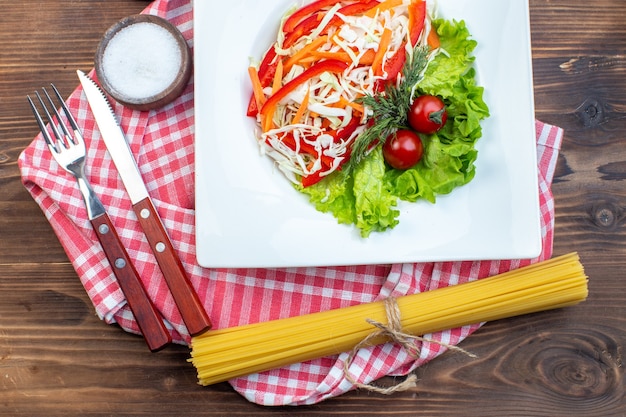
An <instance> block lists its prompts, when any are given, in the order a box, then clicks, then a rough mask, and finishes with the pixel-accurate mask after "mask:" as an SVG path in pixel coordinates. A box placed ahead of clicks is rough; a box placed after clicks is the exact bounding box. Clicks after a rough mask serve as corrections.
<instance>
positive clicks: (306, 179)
mask: <svg viewBox="0 0 626 417" xmlns="http://www.w3.org/2000/svg"><path fill="white" fill-rule="evenodd" d="M324 178H325V176H322V175H321V172H320V171H316V172H313V173H311V174H309V175H306V176H303V177H302V179H301V180H300V181H301V183H302V186H303V187H304V188H306V187H310V186H312V185H314V184H317V183H318V182H320V181H321V180H323V179H324Z"/></svg>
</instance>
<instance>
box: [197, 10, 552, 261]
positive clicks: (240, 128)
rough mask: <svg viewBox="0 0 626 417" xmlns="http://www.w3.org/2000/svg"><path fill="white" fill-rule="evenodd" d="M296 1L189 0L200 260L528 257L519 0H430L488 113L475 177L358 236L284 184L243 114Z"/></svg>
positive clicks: (527, 74)
mask: <svg viewBox="0 0 626 417" xmlns="http://www.w3.org/2000/svg"><path fill="white" fill-rule="evenodd" d="M294 1H295V0H263V1H258V0H229V1H227V2H212V1H205V0H201V1H195V2H194V31H195V35H194V55H195V129H196V130H195V134H196V137H195V152H196V154H195V161H196V162H195V163H196V244H197V258H198V263H199V264H200V265H201V266H204V267H291V266H324V265H354V264H370V263H377V264H378V263H384V264H387V263H398V262H421V261H446V260H479V259H514V258H531V257H535V256H537V255H538V254H539V253H540V251H541V233H540V228H541V226H540V220H539V196H538V186H537V160H536V159H537V155H536V144H535V127H534V101H533V87H532V63H531V49H530V48H531V47H530V28H529V14H528V0H507V1H502V0H439V4H438V8H439V16H440V17H444V18H446V19H456V20H465V22H466V24H467V26H468V28H469V30H470V33H471V34H472V37H473V38H474V39H476V40H477V41H478V47H477V48H476V50H475V55H476V68H477V71H478V77H479V78H478V82H479V84H480V85H482V86H484V87H485V96H484V98H485V101H486V102H487V104H488V105H489V109H490V113H491V116H490V117H489V118H488V119H487V120H486V121H485V122H484V123H483V137H482V138H481V139H480V140H479V141H478V145H477V148H478V152H479V154H478V160H477V162H476V177H475V178H474V179H473V180H472V182H470V183H469V184H468V185H465V186H463V187H460V188H457V189H455V190H454V191H453V192H452V193H451V194H449V195H446V196H439V197H438V199H437V203H436V204H430V203H428V202H418V203H404V202H400V203H399V209H400V212H401V214H400V217H399V220H400V224H399V225H398V226H396V227H395V228H394V229H392V230H389V231H386V232H383V233H372V234H371V235H370V237H368V238H366V239H364V238H361V237H360V235H359V232H358V230H357V229H356V228H355V227H354V226H348V225H340V224H338V223H337V221H336V219H335V218H334V217H333V216H332V215H331V214H328V213H320V212H318V211H316V210H315V207H314V206H313V205H312V204H310V203H309V202H308V201H307V197H306V196H305V195H302V194H301V193H298V192H297V191H295V190H294V189H293V188H292V186H291V184H290V183H289V182H288V181H287V180H286V179H285V178H284V177H283V175H282V174H281V173H280V172H279V171H278V170H276V169H275V168H274V167H273V165H272V162H271V161H270V159H269V158H268V157H265V156H262V155H260V153H259V149H258V145H257V144H256V141H255V139H254V135H253V129H254V121H253V120H252V119H251V118H248V117H246V114H245V113H246V108H247V103H248V99H249V97H250V92H251V87H250V85H249V82H248V75H247V67H248V64H249V57H251V56H252V57H256V58H257V59H259V58H260V57H261V56H262V54H263V53H264V52H265V50H266V49H267V48H268V46H269V45H270V44H271V42H272V41H273V40H274V39H275V33H276V29H277V27H278V22H279V20H280V17H281V16H282V14H283V13H284V12H285V10H287V9H288V8H289V7H290V6H291V5H293V4H294Z"/></svg>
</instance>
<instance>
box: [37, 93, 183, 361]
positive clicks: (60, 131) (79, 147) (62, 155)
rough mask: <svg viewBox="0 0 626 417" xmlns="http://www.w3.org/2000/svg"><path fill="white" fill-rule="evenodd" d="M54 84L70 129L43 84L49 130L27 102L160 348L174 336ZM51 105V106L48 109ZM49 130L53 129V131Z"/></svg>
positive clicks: (149, 337)
mask: <svg viewBox="0 0 626 417" xmlns="http://www.w3.org/2000/svg"><path fill="white" fill-rule="evenodd" d="M51 87H52V89H53V90H54V95H55V96H56V98H57V100H58V101H59V102H60V104H61V108H62V109H63V113H64V114H65V119H66V120H67V122H68V123H69V125H70V127H71V130H70V128H68V126H67V124H66V123H65V122H64V121H63V118H62V117H61V114H60V113H59V111H58V110H57V108H56V106H55V104H54V101H53V100H52V98H51V97H50V95H49V94H48V91H47V90H46V89H45V88H43V89H42V91H43V93H44V95H45V98H46V101H47V102H48V105H46V103H45V102H44V100H43V99H42V97H41V95H40V94H39V92H37V91H35V94H36V96H37V99H38V101H39V104H40V105H41V107H42V108H43V110H44V112H45V115H46V118H47V120H48V123H49V125H50V130H48V128H47V127H46V124H45V123H44V121H43V119H42V117H41V115H40V114H39V111H38V110H37V106H35V103H34V102H33V100H32V99H31V98H30V96H27V98H28V102H29V103H30V106H31V108H32V110H33V114H34V115H35V119H37V124H38V125H39V129H40V130H41V133H42V135H43V137H44V139H45V140H46V144H47V145H48V149H49V150H50V152H51V153H52V156H53V157H54V159H55V160H56V161H57V163H58V164H59V165H60V166H61V167H63V169H65V170H66V171H67V172H68V173H70V174H72V175H73V176H74V178H76V181H77V182H78V188H79V189H80V192H81V194H82V197H83V200H84V201H85V205H86V206H87V216H88V217H89V221H90V222H91V225H92V226H93V228H94V230H95V232H96V235H97V236H98V240H99V241H100V244H101V245H102V248H103V249H104V252H105V254H106V257H107V259H108V261H109V263H110V265H111V267H112V269H113V272H114V274H115V276H116V277H117V280H118V282H119V284H120V287H121V289H122V292H123V293H124V295H125V296H126V300H127V302H128V305H129V307H130V309H131V311H132V312H133V315H134V316H135V319H136V320H137V324H138V325H139V328H140V330H141V332H142V333H143V336H144V339H145V340H146V343H147V344H148V347H149V348H150V350H151V351H153V352H154V351H157V350H159V349H161V348H163V347H165V345H167V344H169V343H170V342H171V341H172V338H171V336H170V334H169V332H168V331H167V328H166V327H165V324H164V323H163V320H162V319H161V315H160V313H159V312H158V310H157V309H156V308H155V307H154V304H153V303H152V301H151V300H150V298H149V296H148V294H147V293H146V290H145V288H144V286H143V284H142V283H141V279H140V278H139V274H138V273H137V270H136V269H135V267H134V266H133V264H132V262H131V259H130V257H129V256H128V253H127V252H126V249H125V248H124V246H123V245H122V242H121V240H120V238H119V236H118V234H117V232H116V231H115V228H114V226H113V223H112V222H111V219H110V218H109V216H108V214H107V213H106V210H105V208H104V206H103V204H102V202H101V201H100V199H99V198H98V196H97V195H96V193H95V192H94V190H93V188H92V187H91V185H90V184H89V181H88V180H87V178H86V177H85V174H84V166H85V155H86V150H85V141H84V140H83V135H82V134H81V131H80V129H79V127H78V124H77V123H76V121H75V119H74V117H73V116H72V114H71V112H70V110H69V109H68V108H67V106H66V104H65V102H64V101H63V99H62V97H61V95H60V94H59V91H58V90H57V89H56V87H55V86H54V85H53V84H51ZM48 107H49V108H50V109H52V110H48ZM51 112H52V114H51ZM50 131H52V135H50Z"/></svg>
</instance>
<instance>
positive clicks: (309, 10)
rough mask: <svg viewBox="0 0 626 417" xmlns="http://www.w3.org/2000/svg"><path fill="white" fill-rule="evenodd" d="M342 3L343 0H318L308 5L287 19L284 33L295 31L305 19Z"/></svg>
mask: <svg viewBox="0 0 626 417" xmlns="http://www.w3.org/2000/svg"><path fill="white" fill-rule="evenodd" d="M341 1H342V0H317V1H314V2H313V3H311V4H307V5H306V6H303V7H301V8H300V9H298V10H296V11H295V12H293V13H292V14H291V16H289V17H288V18H287V20H286V21H285V23H284V24H283V32H285V33H289V32H291V31H293V30H294V29H295V28H296V26H297V25H298V24H299V23H300V22H301V21H302V20H303V19H305V18H307V17H309V16H310V15H312V14H314V13H316V12H319V11H321V10H323V9H324V8H326V7H331V6H334V5H335V4H337V3H340V2H341Z"/></svg>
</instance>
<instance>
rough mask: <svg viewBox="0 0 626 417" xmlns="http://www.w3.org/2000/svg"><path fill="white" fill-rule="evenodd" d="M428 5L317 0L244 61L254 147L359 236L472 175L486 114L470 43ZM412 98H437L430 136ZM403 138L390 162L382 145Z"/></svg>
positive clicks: (293, 13) (406, 0) (410, 0)
mask: <svg viewBox="0 0 626 417" xmlns="http://www.w3.org/2000/svg"><path fill="white" fill-rule="evenodd" d="M435 7H436V5H435V3H434V2H431V1H430V0H428V1H423V0H382V1H378V0H361V1H354V0H352V1H345V0H344V1H341V0H340V1H338V0H317V1H314V2H312V3H308V4H306V5H304V6H302V7H300V8H293V9H292V10H289V11H288V12H287V13H286V14H285V15H284V17H283V18H282V20H281V22H280V28H279V30H278V34H277V37H276V41H275V42H274V43H273V44H272V45H271V46H270V47H269V49H268V50H267V52H266V53H265V55H264V56H263V57H262V59H261V60H260V61H259V62H252V63H251V65H250V67H249V68H248V73H249V76H250V80H251V84H252V90H253V93H252V95H251V98H250V102H249V106H248V111H247V114H248V116H250V117H254V118H255V119H256V121H257V126H258V132H257V139H258V143H259V145H260V147H261V150H262V152H263V153H264V154H266V155H268V156H269V157H271V158H272V159H273V160H274V161H275V163H276V166H277V167H278V168H279V169H280V170H281V171H282V172H283V173H284V174H285V176H286V177H287V178H288V179H289V180H290V181H292V182H293V183H294V187H295V188H296V189H297V190H299V191H301V192H303V193H305V194H306V195H308V197H309V199H310V201H311V202H312V203H313V204H314V205H315V207H316V208H317V209H318V210H320V211H323V212H330V213H332V214H333V215H334V216H335V217H336V218H337V220H338V221H339V222H340V223H347V224H354V225H356V226H357V227H358V229H359V230H360V232H361V235H362V236H364V237H366V236H368V235H369V234H370V233H371V232H375V231H384V230H387V229H389V228H392V227H394V226H395V225H397V224H398V217H399V210H397V204H398V200H399V199H401V200H406V201H417V200H419V199H425V200H428V201H430V202H433V203H434V202H435V197H436V195H437V194H445V193H449V192H450V191H452V190H453V189H454V188H455V187H457V186H460V185H463V184H466V183H467V182H469V181H470V180H471V179H472V178H473V176H474V161H475V160H476V156H477V152H476V150H475V147H474V144H475V142H476V140H477V139H478V138H480V136H481V134H482V131H481V126H480V122H481V120H483V119H484V118H485V117H487V116H488V115H489V110H488V107H487V105H486V104H485V102H484V101H483V98H482V96H483V89H482V88H481V87H479V86H477V85H476V83H475V71H474V69H473V68H472V63H473V61H474V58H473V56H472V52H473V50H474V48H475V47H476V42H475V41H474V40H472V39H471V38H470V34H469V31H468V30H467V28H466V27H465V24H464V22H462V21H461V22H456V21H447V20H443V19H439V18H437V17H436V10H435ZM421 96H433V99H435V98H436V99H437V100H439V101H440V102H441V103H442V107H441V108H440V109H439V112H438V119H437V120H438V122H439V124H438V126H437V129H435V130H433V131H428V133H423V132H415V131H412V130H411V129H412V128H411V124H412V123H413V120H414V119H415V118H416V115H415V114H413V115H411V112H412V111H413V112H415V111H414V110H412V109H411V106H412V104H413V103H414V102H417V101H419V100H416V99H418V98H419V97H421ZM431 101H432V100H431ZM442 114H444V115H445V117H444V118H443V119H442V118H441V116H442ZM420 117H421V115H420ZM425 117H428V114H426V116H425ZM409 119H410V120H409ZM408 134H410V135H412V136H411V138H413V136H414V137H415V138H417V139H413V142H416V141H417V142H419V143H417V145H419V146H418V148H419V155H412V156H411V158H409V159H408V160H410V161H411V162H410V163H409V164H407V163H404V164H400V167H401V169H398V168H393V166H396V167H398V166H399V165H398V164H394V163H393V162H392V161H391V160H386V158H387V159H388V158H389V156H388V155H389V149H391V148H392V147H391V146H390V145H389V143H386V142H390V141H393V140H395V139H397V136H407V135H408ZM383 148H385V153H384V154H383ZM405 148H406V147H405ZM404 151H405V152H406V149H404ZM400 155H401V156H402V155H403V154H400ZM397 156H398V155H397V154H396V155H395V156H394V157H397ZM390 162H391V164H390ZM392 165H393V166H392ZM406 165H408V166H406Z"/></svg>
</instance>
